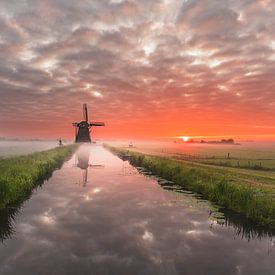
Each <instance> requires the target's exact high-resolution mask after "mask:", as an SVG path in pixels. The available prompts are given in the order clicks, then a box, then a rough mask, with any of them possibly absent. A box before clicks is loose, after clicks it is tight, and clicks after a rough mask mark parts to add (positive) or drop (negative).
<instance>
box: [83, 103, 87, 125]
mask: <svg viewBox="0 0 275 275" xmlns="http://www.w3.org/2000/svg"><path fill="white" fill-rule="evenodd" d="M83 118H84V120H85V121H87V122H88V109H87V104H83Z"/></svg>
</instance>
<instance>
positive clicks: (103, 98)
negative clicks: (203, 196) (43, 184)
mask: <svg viewBox="0 0 275 275" xmlns="http://www.w3.org/2000/svg"><path fill="white" fill-rule="evenodd" d="M0 10H1V13H0V48H1V51H0V59H1V63H0V99H1V100H0V137H18V138H51V139H52V138H59V137H62V138H66V139H73V137H74V128H73V127H72V122H74V121H80V120H81V119H82V105H83V103H86V104H87V105H88V109H89V118H90V119H91V120H94V121H104V122H105V123H106V127H104V128H103V127H102V128H92V135H93V137H95V138H102V139H121V138H128V139H153V138H170V137H172V138H177V137H181V138H182V139H183V140H184V141H188V140H189V139H192V138H195V139H196V138H197V139H204V138H206V139H207V138H209V139H211V138H213V139H215V138H217V139H219V138H236V139H253V140H275V90H274V87H275V78H274V71H275V33H274V27H273V26H274V24H275V17H274V12H275V2H274V1H271V0H261V1H255V0H248V1H247V0H186V1H178V0H171V1H166V0H147V1H143V0H140V1H138V0H128V1H126V0H125V1H123V0H121V1H114V0H103V1H99V0H98V1H34V2H33V1H30V0H27V1H17V2H16V4H14V2H13V1H7V0H3V1H1V3H0Z"/></svg>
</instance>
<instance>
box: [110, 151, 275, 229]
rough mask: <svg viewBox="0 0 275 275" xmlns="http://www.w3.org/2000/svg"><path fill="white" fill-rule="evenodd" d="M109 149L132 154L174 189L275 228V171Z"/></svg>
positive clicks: (131, 156) (162, 152)
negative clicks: (184, 191) (190, 192)
mask: <svg viewBox="0 0 275 275" xmlns="http://www.w3.org/2000/svg"><path fill="white" fill-rule="evenodd" d="M109 148H110V150H111V151H113V152H114V153H116V154H118V155H120V156H121V155H125V154H127V155H129V156H130V162H131V163H132V164H133V165H135V166H137V167H143V168H145V169H147V170H148V171H150V172H152V173H154V174H156V175H158V176H161V177H162V178H163V179H165V180H168V183H169V182H170V184H171V185H172V186H173V187H177V186H180V187H182V188H183V189H186V190H190V191H193V192H196V193H198V194H201V195H202V197H203V198H205V199H208V200H209V201H212V202H214V203H217V204H218V205H220V206H222V207H224V208H225V209H229V210H233V211H235V212H237V213H241V214H243V215H245V216H246V217H247V218H248V219H251V220H253V221H255V222H256V223H258V224H259V225H265V226H268V227H270V228H272V229H275V172H272V171H260V170H254V169H244V168H233V167H225V166H223V165H220V164H219V165H214V164H213V163H212V164H211V165H210V164H205V163H201V162H200V161H199V159H197V160H196V161H194V160H193V159H192V158H190V159H189V160H186V159H179V158H178V155H176V154H171V152H169V153H167V151H166V152H165V150H163V149H162V151H161V152H160V151H159V152H158V151H157V150H152V149H151V154H149V153H148V152H149V151H150V149H149V148H147V149H144V148H140V147H139V148H127V149H126V148H118V147H109ZM145 152H146V153H145ZM158 154H161V156H160V155H158ZM177 154H178V153H177ZM181 154H182V153H181ZM165 184H166V185H167V182H166V183H165Z"/></svg>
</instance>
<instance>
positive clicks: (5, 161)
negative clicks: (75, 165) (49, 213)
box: [0, 144, 78, 209]
mask: <svg viewBox="0 0 275 275" xmlns="http://www.w3.org/2000/svg"><path fill="white" fill-rule="evenodd" d="M77 147H78V145H76V144H72V145H67V146H63V147H57V148H54V149H50V150H47V151H42V152H37V153H33V154H30V155H26V156H19V157H10V158H2V159H0V209H1V208H4V207H6V206H7V205H9V204H12V203H14V202H16V201H17V200H19V199H20V197H24V196H25V195H26V193H28V192H30V191H31V190H32V189H33V188H34V187H36V186H37V185H38V184H39V182H41V181H42V180H44V179H46V178H48V177H49V176H50V175H51V173H52V172H53V171H54V169H56V168H58V167H60V166H61V165H62V163H63V161H64V160H65V159H66V158H68V157H69V156H71V155H72V153H73V152H74V151H75V150H76V148H77Z"/></svg>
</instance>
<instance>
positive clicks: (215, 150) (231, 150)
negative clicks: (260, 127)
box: [113, 142, 275, 171]
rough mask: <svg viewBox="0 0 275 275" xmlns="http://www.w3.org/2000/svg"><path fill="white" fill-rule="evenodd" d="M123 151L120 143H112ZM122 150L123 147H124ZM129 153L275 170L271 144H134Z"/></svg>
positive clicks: (273, 152) (243, 167) (251, 168)
mask: <svg viewBox="0 0 275 275" xmlns="http://www.w3.org/2000/svg"><path fill="white" fill-rule="evenodd" d="M113 145H114V146H115V147H120V148H123V145H122V144H113ZM124 147H125V146H124ZM129 149H130V150H132V151H136V152H142V153H144V154H150V155H157V156H166V157H171V158H175V159H179V160H186V161H192V162H198V163H204V164H209V165H214V166H223V167H235V168H241V169H249V170H259V171H275V143H271V142H265V143H260V142H246V143H243V144H242V145H210V144H203V145H201V144H184V143H177V144H174V143H172V142H170V143H169V142H163V143H161V142H155V143H152V142H151V143H136V144H135V147H134V148H129Z"/></svg>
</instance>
